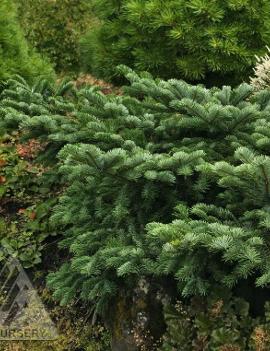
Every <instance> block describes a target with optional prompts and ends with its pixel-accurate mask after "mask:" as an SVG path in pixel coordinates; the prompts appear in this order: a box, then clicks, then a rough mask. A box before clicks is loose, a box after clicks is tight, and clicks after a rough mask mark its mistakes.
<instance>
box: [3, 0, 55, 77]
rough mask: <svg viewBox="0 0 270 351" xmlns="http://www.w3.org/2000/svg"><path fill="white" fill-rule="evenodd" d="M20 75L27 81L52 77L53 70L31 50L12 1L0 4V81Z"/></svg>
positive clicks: (6, 0) (8, 0)
mask: <svg viewBox="0 0 270 351" xmlns="http://www.w3.org/2000/svg"><path fill="white" fill-rule="evenodd" d="M14 74H20V75H21V76H23V77H24V78H26V79H27V80H28V81H33V80H34V79H35V78H37V77H42V76H43V77H47V78H50V77H52V76H53V69H52V67H51V66H50V64H49V63H48V62H46V61H45V60H44V59H42V58H41V57H40V56H39V55H38V54H37V53H35V52H34V51H33V49H31V48H30V47H29V46H28V44H27V42H26V40H25V38H24V35H23V31H22V29H21V27H20V25H19V22H18V18H17V11H16V7H15V4H14V1H13V0H2V1H1V2H0V80H1V81H2V80H5V79H7V78H9V77H10V76H12V75H14Z"/></svg>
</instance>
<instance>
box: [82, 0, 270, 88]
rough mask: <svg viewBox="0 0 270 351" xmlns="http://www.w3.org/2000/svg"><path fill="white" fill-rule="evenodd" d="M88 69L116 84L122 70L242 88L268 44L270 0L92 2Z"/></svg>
mask: <svg viewBox="0 0 270 351" xmlns="http://www.w3.org/2000/svg"><path fill="white" fill-rule="evenodd" d="M93 4H94V13H95V15H96V16H97V17H98V18H99V19H100V23H101V24H100V25H97V26H96V27H95V28H94V29H91V30H90V32H89V33H88V34H87V35H86V36H85V37H84V38H83V40H82V51H83V55H82V60H83V62H84V65H85V68H86V69H87V70H88V71H90V72H92V73H93V74H95V75H97V76H98V77H101V78H106V79H114V78H115V69H114V67H115V66H116V65H118V64H126V65H129V66H130V67H133V68H135V69H137V70H146V71H149V72H151V73H153V74H154V75H155V76H158V77H162V78H181V79H186V80H189V81H202V80H203V81H204V82H207V83H209V84H210V85H213V83H215V84H219V85H222V84H224V82H226V84H228V83H230V84H235V83H240V82H242V81H243V80H244V79H247V78H248V77H249V74H250V73H251V69H252V66H253V64H254V63H255V61H256V60H255V55H256V54H257V55H260V54H261V53H263V52H265V45H267V44H269V42H270V31H269V29H270V20H269V18H268V13H269V11H270V4H269V1H268V0H253V1H250V0H245V1H242V0H230V1H222V0H218V1H217V0H214V1H212V0H211V1H207V0H191V1H185V0H180V1H179V0H169V1H160V0H147V1H145V0H135V1H134V0H128V1H121V0H118V1H115V0H94V1H93Z"/></svg>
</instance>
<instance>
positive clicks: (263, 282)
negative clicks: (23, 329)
mask: <svg viewBox="0 0 270 351" xmlns="http://www.w3.org/2000/svg"><path fill="white" fill-rule="evenodd" d="M120 70H121V71H122V72H124V74H125V76H126V78H127V79H128V80H129V81H130V83H131V84H130V86H129V87H127V88H125V89H124V90H125V91H124V93H123V94H122V95H119V96H115V95H113V94H111V95H104V94H102V93H101V92H100V91H99V90H98V89H97V88H95V87H87V88H85V89H82V90H80V91H74V92H73V90H71V91H69V90H67V91H66V89H65V86H66V87H67V88H68V87H69V85H68V84H67V85H64V86H63V87H62V89H60V92H59V93H58V94H56V93H55V92H53V90H50V89H47V88H44V87H46V85H41V86H43V88H42V87H41V88H40V87H39V88H38V87H37V88H36V90H35V89H34V90H33V89H29V88H27V86H26V85H25V84H24V83H23V82H15V81H10V82H9V85H8V86H7V89H6V90H5V91H4V92H3V93H2V101H1V109H0V114H1V125H2V128H6V129H7V128H8V129H9V130H12V129H18V128H19V129H20V130H21V132H22V135H23V137H24V138H32V137H33V136H34V137H35V138H39V139H40V140H42V141H46V142H47V152H48V150H50V155H51V156H53V158H54V160H55V156H56V154H57V153H58V151H59V150H60V152H59V153H58V157H59V167H60V173H61V174H62V177H63V181H65V182H66V184H67V188H66V190H65V192H64V193H63V194H62V195H61V197H60V201H59V204H58V205H57V206H56V208H55V210H54V214H53V216H52V223H53V224H54V225H55V226H56V227H57V230H58V232H59V233H61V232H62V235H63V240H62V242H61V248H64V249H67V250H68V251H69V252H70V256H69V257H68V259H66V261H65V263H64V264H63V266H62V267H61V268H60V270H59V271H57V272H56V273H53V274H51V275H50V276H49V278H48V282H49V286H50V287H51V288H52V289H53V290H54V296H55V298H57V299H59V300H61V302H62V304H67V303H69V302H70V301H72V300H74V299H75V298H79V299H82V300H84V301H87V302H90V303H91V304H92V305H93V306H94V310H95V313H99V314H104V313H105V314H106V315H107V314H108V313H109V312H110V311H111V312H112V310H113V308H114V307H115V306H118V303H119V298H120V297H121V298H123V296H129V297H132V296H133V294H134V289H136V288H137V287H138V285H139V284H140V282H141V280H142V279H143V280H144V281H145V282H151V284H150V283H149V284H150V285H151V287H153V286H155V287H156V286H158V289H160V291H163V292H166V293H167V294H168V295H169V296H175V295H182V296H194V295H195V296H197V295H203V296H205V295H208V294H210V293H215V292H216V294H218V291H219V290H220V287H221V288H226V289H229V290H230V289H233V288H234V287H235V286H237V285H238V284H240V282H242V281H245V280H247V279H249V278H250V280H252V281H254V282H255V283H254V285H255V286H260V287H267V286H268V284H269V282H270V275H269V268H270V267H269V239H268V231H269V226H270V224H269V223H270V222H269V204H268V203H269V196H270V185H269V184H270V179H269V177H270V175H269V172H270V161H269V157H270V156H269V142H270V134H269V132H268V129H269V128H268V125H269V106H270V94H269V92H268V91H261V92H259V93H256V94H254V91H253V88H252V87H251V86H250V85H248V84H242V85H240V86H239V87H237V88H235V89H232V88H230V87H228V86H224V87H223V88H221V89H217V88H213V89H206V88H205V87H203V86H191V85H189V84H187V83H185V82H183V81H178V80H174V79H173V80H169V81H163V80H154V79H153V78H152V77H151V76H150V75H149V74H142V75H137V74H136V73H134V72H132V71H131V70H129V69H127V68H126V67H121V69H120ZM48 91H50V92H48ZM61 92H63V93H61ZM30 101H32V103H30ZM46 157H48V154H46ZM54 162H55V161H54ZM250 280H249V281H250ZM168 282H170V283H168ZM252 287H254V286H251V288H252ZM120 317H121V316H120ZM120 317H119V316H114V317H112V318H120Z"/></svg>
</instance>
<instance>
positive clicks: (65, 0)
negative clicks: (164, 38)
mask: <svg viewBox="0 0 270 351" xmlns="http://www.w3.org/2000/svg"><path fill="white" fill-rule="evenodd" d="M16 1H17V3H18V7H19V14H20V23H21V25H22V27H23V29H24V32H25V34H26V37H27V39H28V40H29V42H30V43H31V45H33V47H35V48H37V50H38V51H39V52H41V53H43V54H44V55H46V56H47V57H49V58H50V60H51V62H52V63H53V64H54V65H55V69H56V70H57V71H58V72H63V71H75V72H77V71H79V69H80V63H79V58H80V52H79V40H80V37H81V35H82V34H84V33H85V31H86V29H89V27H91V25H92V22H93V21H94V19H93V16H92V13H91V7H90V3H91V2H90V1H89V0H56V1H49V0H16Z"/></svg>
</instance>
